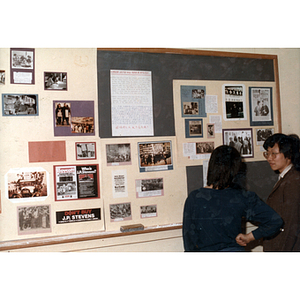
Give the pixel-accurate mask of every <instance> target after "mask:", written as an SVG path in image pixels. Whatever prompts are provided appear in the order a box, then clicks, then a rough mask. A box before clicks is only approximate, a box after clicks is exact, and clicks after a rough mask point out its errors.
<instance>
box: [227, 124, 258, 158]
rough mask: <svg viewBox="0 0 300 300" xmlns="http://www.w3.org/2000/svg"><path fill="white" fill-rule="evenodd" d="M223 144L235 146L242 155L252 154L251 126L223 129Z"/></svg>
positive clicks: (250, 155)
mask: <svg viewBox="0 0 300 300" xmlns="http://www.w3.org/2000/svg"><path fill="white" fill-rule="evenodd" d="M223 144H224V145H228V146H232V147H234V148H236V149H237V150H238V152H239V153H240V154H241V156H242V157H253V156H254V153H253V135H252V129H251V128H245V129H223Z"/></svg>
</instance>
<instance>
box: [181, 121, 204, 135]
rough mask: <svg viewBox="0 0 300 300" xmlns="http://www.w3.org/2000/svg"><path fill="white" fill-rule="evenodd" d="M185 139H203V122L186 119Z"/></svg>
mask: <svg viewBox="0 0 300 300" xmlns="http://www.w3.org/2000/svg"><path fill="white" fill-rule="evenodd" d="M185 137H186V138H198V137H203V120H202V119H185Z"/></svg>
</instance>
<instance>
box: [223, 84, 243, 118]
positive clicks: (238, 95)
mask: <svg viewBox="0 0 300 300" xmlns="http://www.w3.org/2000/svg"><path fill="white" fill-rule="evenodd" d="M222 89H223V111H224V120H226V121H234V120H247V111H246V101H245V99H246V98H245V86H244V85H243V84H224V85H223V86H222Z"/></svg>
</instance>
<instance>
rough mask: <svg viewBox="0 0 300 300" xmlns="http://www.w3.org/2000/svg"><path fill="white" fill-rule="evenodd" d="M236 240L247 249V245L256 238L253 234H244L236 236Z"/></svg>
mask: <svg viewBox="0 0 300 300" xmlns="http://www.w3.org/2000/svg"><path fill="white" fill-rule="evenodd" d="M235 240H236V242H237V243H238V244H239V245H240V246H244V247H245V246H247V244H249V243H250V242H252V241H254V240H255V238H254V236H253V234H252V232H249V233H248V234H243V233H240V234H238V235H237V236H236V238H235Z"/></svg>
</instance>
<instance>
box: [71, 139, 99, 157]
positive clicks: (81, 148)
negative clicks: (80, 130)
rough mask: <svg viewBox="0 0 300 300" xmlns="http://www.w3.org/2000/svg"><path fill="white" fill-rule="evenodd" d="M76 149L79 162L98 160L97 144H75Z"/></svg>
mask: <svg viewBox="0 0 300 300" xmlns="http://www.w3.org/2000/svg"><path fill="white" fill-rule="evenodd" d="M75 149H76V159H77V160H86V159H96V143H95V142H86V143H79V142H78V143H75Z"/></svg>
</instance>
